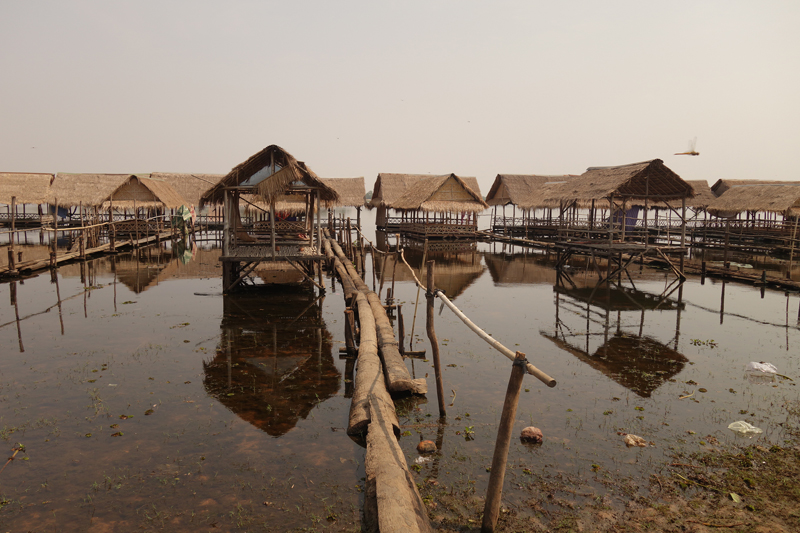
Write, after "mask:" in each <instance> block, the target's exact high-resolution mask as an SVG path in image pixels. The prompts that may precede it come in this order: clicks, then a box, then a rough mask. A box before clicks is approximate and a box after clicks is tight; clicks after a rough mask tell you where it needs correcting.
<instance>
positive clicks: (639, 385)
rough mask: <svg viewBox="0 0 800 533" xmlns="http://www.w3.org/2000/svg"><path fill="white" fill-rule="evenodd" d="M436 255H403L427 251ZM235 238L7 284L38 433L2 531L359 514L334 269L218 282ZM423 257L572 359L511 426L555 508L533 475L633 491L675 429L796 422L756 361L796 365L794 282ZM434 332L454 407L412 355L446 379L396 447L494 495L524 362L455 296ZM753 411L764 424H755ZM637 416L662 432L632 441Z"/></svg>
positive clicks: (12, 404) (520, 475) (27, 433)
mask: <svg viewBox="0 0 800 533" xmlns="http://www.w3.org/2000/svg"><path fill="white" fill-rule="evenodd" d="M32 253H33V251H32ZM424 253H425V252H424V251H423V250H421V249H412V248H411V247H409V248H408V252H407V255H408V257H409V260H410V261H411V262H412V264H413V265H414V266H415V267H419V265H420V263H421V261H422V256H423V254H424ZM218 255H219V250H215V249H212V248H207V249H199V250H195V251H194V252H193V253H192V250H191V249H190V250H183V249H177V248H176V249H175V250H172V249H162V250H161V251H158V250H155V249H148V250H142V251H140V252H139V254H138V257H134V256H132V255H131V254H120V255H119V256H117V257H115V258H102V259H98V260H94V261H89V262H87V263H86V264H84V265H80V264H74V265H68V266H64V267H62V268H60V269H59V271H58V274H57V276H56V277H55V278H51V275H50V273H43V274H40V275H39V276H37V277H34V278H31V279H28V280H25V281H24V283H20V282H17V283H11V284H9V283H5V284H3V285H0V302H2V304H1V305H0V350H1V351H2V354H3V357H2V358H0V438H1V440H0V447H3V454H5V455H4V456H10V455H11V454H12V453H13V450H12V449H13V448H14V446H15V445H16V444H17V443H22V444H24V445H25V451H24V452H20V453H18V454H17V456H16V460H14V461H13V462H12V463H11V464H9V465H8V466H7V467H6V469H5V471H3V472H2V474H0V498H1V499H2V503H3V505H2V507H0V528H2V530H3V531H24V530H36V531H133V530H136V531H140V530H159V529H163V530H169V531H184V530H185V531H190V530H191V531H194V530H197V529H200V530H220V529H221V530H237V529H238V530H242V531H245V530H247V531H250V530H262V529H266V530H274V531H284V530H303V529H306V528H316V529H320V530H335V531H338V530H358V529H359V525H360V513H361V507H362V504H363V477H364V466H363V463H364V449H363V448H362V447H360V446H359V445H358V444H357V443H355V442H353V441H352V440H351V439H349V438H348V437H347V436H346V434H345V432H344V428H345V426H346V424H347V415H348V410H349V404H350V401H349V399H348V396H349V394H350V386H351V385H352V381H351V380H352V361H351V360H348V359H346V358H340V350H339V348H340V347H342V346H343V344H344V333H343V316H344V315H343V308H344V305H343V301H342V295H341V289H340V288H339V287H336V291H335V292H334V291H331V290H330V286H331V281H330V279H328V280H326V284H327V286H328V287H329V290H328V292H327V293H326V295H325V297H324V298H318V297H317V294H316V293H315V292H312V291H310V290H307V289H301V288H298V287H296V286H290V287H284V288H281V289H273V290H257V291H254V292H251V293H248V294H241V295H237V296H222V295H221V294H220V292H221V283H220V268H219V266H218V262H217V258H218ZM427 258H429V259H435V260H436V276H437V280H438V283H437V286H439V287H442V288H444V289H445V290H446V292H447V294H448V295H450V296H451V298H453V300H454V302H455V303H456V305H457V306H459V308H461V309H462V310H463V311H464V312H465V313H466V314H467V315H468V316H470V317H471V318H472V319H473V320H474V321H475V322H476V323H478V324H479V325H481V326H482V327H483V328H484V329H485V330H486V331H488V332H490V333H492V335H493V336H494V337H495V338H497V339H498V340H500V341H501V342H503V343H504V344H506V345H507V346H509V347H512V348H515V349H518V350H520V351H523V352H525V353H526V354H527V356H528V359H529V360H530V361H531V362H532V363H533V364H535V365H537V366H538V367H540V368H541V369H543V370H545V371H546V372H548V373H549V374H550V375H552V376H553V377H554V378H556V379H557V380H558V386H557V387H556V388H554V389H549V388H547V387H545V386H544V385H542V384H541V383H539V382H538V381H536V380H535V379H534V378H532V377H531V376H527V377H526V380H525V383H524V392H523V393H522V397H521V401H520V405H519V409H518V415H517V430H521V429H522V428H523V427H525V426H527V425H535V426H537V427H539V428H541V429H542V431H543V433H544V435H545V441H544V443H543V444H542V445H539V446H528V445H524V444H522V443H520V442H518V441H515V442H513V443H512V447H511V452H510V457H509V472H508V475H507V477H506V480H507V482H506V487H505V492H504V505H506V506H507V507H511V508H515V509H517V510H519V511H520V512H532V511H531V510H530V509H531V508H532V507H537V508H539V509H542V508H546V506H547V505H551V504H548V503H546V502H545V503H542V502H540V500H539V499H538V498H540V496H541V495H538V496H537V495H536V494H533V493H532V492H531V488H530V487H531V483H530V482H531V481H532V480H533V481H541V482H545V483H548V484H549V485H548V486H549V487H551V489H550V490H551V491H552V492H553V493H555V495H556V498H555V501H559V500H569V501H572V502H575V503H576V504H578V505H580V504H582V503H584V502H585V501H589V500H591V499H592V498H596V497H597V496H598V495H604V494H607V493H610V498H611V499H610V505H616V504H619V505H623V504H624V501H625V500H626V499H630V498H631V497H635V495H636V494H639V493H641V492H643V491H644V490H645V489H646V488H647V486H648V477H649V475H650V474H651V473H653V472H654V471H657V470H658V469H660V468H662V467H663V465H664V464H665V463H666V462H669V461H670V456H669V454H670V453H672V452H673V451H674V450H678V451H684V450H685V451H697V450H701V449H705V448H706V447H708V446H710V445H712V444H713V443H715V442H717V441H718V442H719V444H720V445H728V444H731V445H732V444H736V443H740V442H748V443H749V442H754V441H758V442H762V443H777V444H781V443H782V442H783V440H784V437H785V435H784V432H783V429H782V426H781V424H782V423H783V422H785V421H786V419H787V414H786V412H785V410H784V409H783V406H784V404H786V402H790V401H797V399H798V390H797V387H796V386H795V383H794V382H792V381H789V380H785V379H782V378H777V379H775V380H774V381H764V380H755V379H752V378H748V376H747V375H746V374H745V372H744V368H745V365H746V364H747V363H748V362H750V361H768V362H771V363H773V364H775V365H776V366H777V367H778V371H779V372H780V373H781V374H784V375H787V376H789V377H791V378H793V379H795V380H800V368H798V365H799V363H798V362H797V357H796V356H797V353H798V351H799V348H800V334H799V333H798V322H797V316H798V305H800V298H798V295H796V294H791V295H788V296H787V295H786V294H785V293H783V292H776V291H770V290H767V291H765V293H764V295H763V297H762V294H761V292H760V290H759V289H757V288H753V287H749V286H744V285H738V284H731V283H727V284H723V283H722V282H719V281H714V280H710V279H709V280H706V282H705V284H701V283H700V280H699V279H690V280H689V281H688V282H686V283H685V284H684V285H683V286H682V287H681V288H677V287H675V286H674V285H673V286H670V282H671V278H670V276H669V275H668V274H667V273H665V272H663V271H657V270H652V269H642V270H640V269H639V268H638V266H637V267H633V268H631V277H632V281H631V280H627V279H625V283H624V284H623V285H624V287H625V290H614V291H608V290H606V289H605V288H602V289H600V290H597V291H594V283H595V281H596V275H595V274H593V273H591V272H587V271H586V270H585V268H583V265H580V264H577V263H576V264H573V265H571V267H572V268H571V269H570V270H568V273H569V275H570V279H571V281H572V283H570V282H569V281H566V280H565V281H563V283H557V279H556V274H555V271H554V270H553V269H552V267H551V264H552V259H553V258H552V257H550V258H548V257H546V256H544V255H541V254H534V253H531V252H525V251H523V250H521V249H519V248H517V249H515V250H510V249H506V250H503V249H502V247H490V246H488V245H477V246H474V247H468V248H467V249H463V250H448V251H436V250H430V251H429V252H428V253H427ZM381 259H382V258H379V261H378V263H379V264H381V263H382V260H381ZM367 263H368V265H369V264H370V263H371V261H369V260H368V261H367ZM391 266H392V265H391V262H390V261H389V262H387V272H389V274H390V273H391V270H390V268H391ZM260 275H261V277H262V279H266V280H269V279H274V276H275V273H274V272H270V271H262V272H260ZM417 275H419V272H418V274H417ZM396 277H397V281H396V283H395V289H396V294H397V297H398V299H399V300H400V301H401V302H402V304H403V308H402V313H403V317H404V323H405V330H406V334H407V335H408V336H409V338H408V339H406V346H408V344H409V341H410V340H413V349H414V350H427V351H426V353H427V354H430V348H429V346H428V343H427V340H426V339H425V336H424V312H425V307H424V303H425V299H424V294H423V295H420V297H419V301H420V303H419V309H418V313H417V318H416V321H415V320H414V319H413V316H414V304H415V301H416V300H417V289H416V287H415V286H414V284H413V281H412V280H411V276H410V275H409V273H408V271H407V270H406V269H405V268H404V267H402V266H400V265H398V267H397V270H396ZM387 278H388V274H387ZM366 279H367V282H368V284H369V285H371V284H372V272H371V269H368V271H367V274H366ZM387 282H388V279H387ZM573 283H574V285H573ZM387 285H388V283H387ZM673 289H675V290H674V291H673ZM665 290H666V293H667V294H665ZM384 291H385V289H384ZM590 298H591V303H589V300H590ZM14 302H16V304H15V303H14ZM59 302H60V304H59ZM436 311H437V313H438V312H439V306H438V305H437V308H436ZM17 317H19V320H17ZM412 329H413V335H414V337H413V338H412V337H411V333H412ZM436 331H437V334H438V337H439V340H440V343H441V350H442V360H443V364H444V365H446V366H445V367H444V383H445V390H446V391H447V404H448V416H447V418H446V420H444V421H439V420H438V410H437V407H436V399H435V386H434V382H433V369H432V366H431V363H430V362H429V361H427V360H425V359H422V358H420V359H409V360H408V361H407V364H408V366H409V368H410V369H411V370H412V372H413V373H414V374H415V376H416V377H422V376H425V375H427V374H430V377H429V379H428V384H429V388H430V390H431V393H430V394H429V396H428V399H427V401H426V400H424V399H419V398H416V399H406V400H402V401H399V402H398V409H399V411H400V415H401V420H400V421H401V424H402V425H403V431H404V436H403V437H402V438H401V446H402V447H403V449H404V450H405V451H406V454H407V460H408V462H409V464H410V465H418V466H417V467H416V468H415V471H414V475H415V476H416V477H418V478H419V479H418V480H419V482H420V483H423V482H424V481H425V480H427V479H430V478H435V479H436V480H437V481H438V483H439V484H440V485H441V486H443V487H451V488H452V490H459V491H465V492H467V493H470V494H474V495H475V496H482V495H483V494H484V493H485V488H486V483H487V481H488V476H489V474H488V472H487V471H486V467H488V466H489V464H490V463H491V454H492V450H493V446H494V438H495V435H496V429H497V423H498V420H499V413H500V410H501V407H502V402H503V395H504V393H505V389H506V385H507V382H508V377H509V374H510V370H511V364H510V361H508V360H507V359H506V358H504V357H503V356H501V355H499V354H497V353H496V352H493V351H492V350H491V349H490V347H489V346H488V345H487V344H485V343H484V342H483V341H481V340H480V339H478V338H477V337H476V336H475V335H474V334H472V333H471V332H469V331H468V330H467V329H466V327H465V326H464V325H463V324H462V323H461V322H460V321H459V320H458V319H457V318H456V317H454V316H453V315H452V313H450V312H449V311H448V310H447V309H445V310H444V311H442V312H441V314H440V315H439V314H437V317H436ZM701 389H703V391H704V392H703V391H701ZM687 396H688V397H687ZM682 397H685V398H683V399H681V398H682ZM451 404H452V405H451ZM735 420H746V421H748V422H750V423H752V424H754V425H756V426H758V427H760V428H762V429H763V430H764V433H763V434H761V435H760V436H758V437H756V438H754V439H746V438H744V437H740V436H738V435H736V434H734V433H733V432H731V431H730V430H728V429H727V426H728V424H730V423H731V422H733V421H735ZM620 433H634V434H636V435H640V436H642V437H644V438H645V439H646V440H647V441H649V442H652V443H653V444H654V445H653V446H651V447H648V448H632V449H628V448H626V447H625V445H624V444H623V442H622V439H623V437H622V436H621V435H620ZM420 437H424V438H430V439H432V440H436V441H437V442H438V443H439V444H440V448H441V452H440V453H439V454H437V455H436V456H435V457H434V459H433V460H432V461H428V462H419V463H417V462H416V461H417V459H418V455H417V454H416V451H415V446H416V444H417V442H418V441H419V439H420ZM0 455H2V454H0ZM603 472H606V473H613V475H615V476H619V477H622V478H626V479H629V480H630V481H629V487H628V489H629V490H627V491H626V492H625V493H624V494H623V493H619V492H618V491H616V489H615V488H613V487H610V486H609V485H608V483H607V482H606V479H605V478H604V475H603ZM532 500H536V501H535V502H533V503H532ZM534 503H535V505H534ZM553 505H554V504H553ZM447 512H450V511H447V510H445V509H443V508H438V509H436V510H435V513H441V514H443V515H446V514H447Z"/></svg>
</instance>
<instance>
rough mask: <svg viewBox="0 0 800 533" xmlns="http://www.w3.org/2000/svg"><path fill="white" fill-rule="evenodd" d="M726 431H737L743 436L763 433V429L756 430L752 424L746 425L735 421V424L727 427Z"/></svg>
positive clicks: (740, 421) (741, 421)
mask: <svg viewBox="0 0 800 533" xmlns="http://www.w3.org/2000/svg"><path fill="white" fill-rule="evenodd" d="M728 429H732V430H733V431H737V432H739V433H741V434H743V435H747V434H749V433H752V434H754V435H757V434H759V433H764V430H763V429H761V428H757V427H755V426H754V425H752V424H748V423H747V422H745V421H744V420H737V421H736V422H734V423H732V424H731V425H729V426H728Z"/></svg>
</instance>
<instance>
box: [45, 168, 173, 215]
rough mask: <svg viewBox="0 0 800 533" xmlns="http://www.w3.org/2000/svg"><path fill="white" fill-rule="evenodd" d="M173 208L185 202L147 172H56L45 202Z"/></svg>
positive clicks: (170, 187) (70, 205)
mask: <svg viewBox="0 0 800 533" xmlns="http://www.w3.org/2000/svg"><path fill="white" fill-rule="evenodd" d="M134 201H135V205H136V207H137V208H139V207H142V208H153V207H157V208H161V207H165V208H167V209H173V208H176V207H180V206H181V205H184V204H186V203H187V202H186V201H185V200H184V199H183V197H182V196H181V195H180V194H178V192H177V191H176V190H175V189H174V188H172V186H171V185H170V184H169V183H167V182H166V181H162V180H154V179H151V178H150V175H149V174H138V175H136V174H67V173H63V172H59V173H58V174H56V177H55V179H54V180H53V184H52V185H51V187H50V193H49V197H48V199H47V202H48V203H50V204H55V203H56V202H58V205H59V206H60V207H77V206H79V205H82V206H83V207H100V208H103V209H107V208H108V207H109V206H110V205H112V204H113V206H114V207H115V208H117V207H118V208H120V209H132V208H133V207H134Z"/></svg>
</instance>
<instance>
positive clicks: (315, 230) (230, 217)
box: [200, 144, 339, 292]
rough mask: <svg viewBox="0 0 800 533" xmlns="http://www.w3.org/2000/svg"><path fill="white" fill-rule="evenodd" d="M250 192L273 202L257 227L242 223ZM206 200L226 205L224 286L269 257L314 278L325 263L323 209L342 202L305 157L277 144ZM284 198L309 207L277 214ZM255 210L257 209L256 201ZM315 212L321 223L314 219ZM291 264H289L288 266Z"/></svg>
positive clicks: (204, 199)
mask: <svg viewBox="0 0 800 533" xmlns="http://www.w3.org/2000/svg"><path fill="white" fill-rule="evenodd" d="M247 195H251V196H253V197H255V198H257V199H258V200H260V201H262V202H264V204H265V205H267V206H269V211H266V209H264V210H263V211H265V212H262V215H263V217H264V218H262V220H261V221H259V222H256V223H254V224H253V225H252V226H249V225H245V224H244V223H243V222H242V216H241V213H240V209H239V202H240V200H244V201H246V202H247V200H246V198H247ZM200 201H201V206H202V205H204V204H215V203H216V204H220V203H221V204H223V239H222V250H223V251H222V256H221V257H220V260H221V261H222V265H223V288H224V291H225V292H227V291H229V290H231V289H232V288H234V287H235V286H237V285H239V284H240V283H241V282H242V281H243V280H244V279H245V278H247V276H249V275H250V273H252V272H253V271H254V270H255V268H256V267H257V266H258V265H259V263H261V262H264V261H273V262H274V261H282V262H287V263H289V264H291V266H292V267H294V268H296V269H298V270H300V271H301V272H303V274H304V275H305V276H306V278H307V279H309V280H311V281H312V283H315V284H316V282H314V281H313V276H314V269H315V268H319V269H320V270H319V278H320V280H321V279H322V273H321V261H322V260H323V259H324V255H323V252H322V246H321V243H322V230H321V225H320V216H319V213H320V209H321V208H322V206H323V205H325V204H333V203H335V202H338V201H339V194H338V193H337V192H336V191H335V190H334V189H333V188H331V187H330V186H329V185H327V184H326V183H325V182H323V181H322V179H320V178H319V176H317V175H316V174H315V173H314V172H313V171H312V170H311V169H310V168H308V167H307V166H306V164H305V163H303V162H302V161H298V160H297V159H295V158H294V156H292V155H291V154H290V153H289V152H287V151H286V150H284V149H283V148H281V147H280V146H277V145H274V144H273V145H270V146H267V147H266V148H264V149H263V150H261V151H260V152H258V153H257V154H255V155H253V156H251V157H250V158H249V159H247V160H246V161H244V162H243V163H241V164H239V165H237V166H235V167H234V168H233V169H232V170H231V171H230V172H229V173H228V174H227V175H226V176H225V177H224V178H222V179H221V180H220V181H219V182H218V183H217V184H216V185H214V186H212V187H211V188H209V189H208V190H207V191H206V192H205V193H204V194H203V195H202V197H201V200H200ZM281 202H287V203H295V204H297V203H299V202H301V203H302V204H303V206H304V210H303V213H302V216H289V217H282V218H283V220H281V219H279V218H278V216H277V215H278V213H279V211H278V209H276V206H278V205H279V204H280V203H281ZM249 203H251V204H254V205H253V206H254V207H255V208H258V206H257V205H255V203H254V202H249ZM315 214H316V215H317V216H316V223H315V220H314V219H315V217H314V215H315ZM287 266H288V265H287Z"/></svg>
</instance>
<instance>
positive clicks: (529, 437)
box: [519, 426, 544, 443]
mask: <svg viewBox="0 0 800 533" xmlns="http://www.w3.org/2000/svg"><path fill="white" fill-rule="evenodd" d="M519 438H521V439H522V440H524V441H525V442H534V443H539V442H542V441H543V440H544V435H542V430H541V429H539V428H535V427H533V426H528V427H526V428H525V429H523V430H522V433H521V434H520V436H519Z"/></svg>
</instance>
